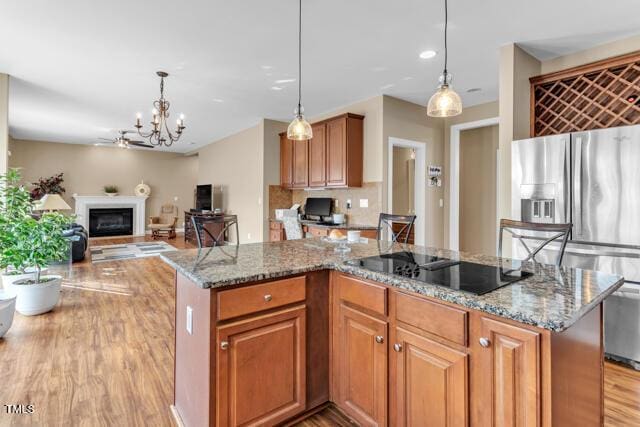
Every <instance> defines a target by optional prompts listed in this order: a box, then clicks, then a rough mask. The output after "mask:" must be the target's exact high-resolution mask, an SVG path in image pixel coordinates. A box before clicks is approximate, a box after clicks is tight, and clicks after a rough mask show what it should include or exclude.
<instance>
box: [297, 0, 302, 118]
mask: <svg viewBox="0 0 640 427" xmlns="http://www.w3.org/2000/svg"><path fill="white" fill-rule="evenodd" d="M298 5H299V7H298V115H300V114H302V112H301V111H300V109H301V107H302V0H298Z"/></svg>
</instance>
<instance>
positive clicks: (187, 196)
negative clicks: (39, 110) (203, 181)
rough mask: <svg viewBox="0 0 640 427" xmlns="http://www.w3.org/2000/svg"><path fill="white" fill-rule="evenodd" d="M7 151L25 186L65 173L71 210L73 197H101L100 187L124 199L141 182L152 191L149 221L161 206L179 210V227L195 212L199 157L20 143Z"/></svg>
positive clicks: (104, 148)
mask: <svg viewBox="0 0 640 427" xmlns="http://www.w3.org/2000/svg"><path fill="white" fill-rule="evenodd" d="M10 149H11V157H10V159H9V164H10V166H11V167H20V168H22V174H23V177H24V179H25V180H26V181H28V182H34V181H36V180H37V179H38V178H40V177H49V176H52V175H55V174H57V173H60V172H64V187H65V188H66V192H65V194H64V199H65V200H66V201H67V203H69V205H70V206H71V207H72V208H73V207H74V200H73V197H72V195H73V194H74V193H77V194H80V195H96V194H103V187H104V186H105V185H109V184H110V185H116V186H117V187H118V189H119V191H120V194H122V195H133V189H134V188H135V186H136V185H138V184H139V183H140V182H141V181H142V180H144V182H145V183H146V184H148V185H149V186H150V187H151V196H150V197H149V199H148V200H147V205H146V213H147V216H150V215H154V214H159V213H160V206H161V205H162V204H164V203H173V204H176V205H177V206H178V209H179V220H178V221H179V222H178V224H180V226H181V224H182V223H183V222H184V211H185V210H188V209H190V208H192V207H193V191H194V188H195V185H196V175H197V168H198V159H197V156H184V155H181V154H175V153H163V152H154V151H151V150H122V149H119V148H115V147H95V146H93V145H79V144H63V143H54V142H42V141H22V140H12V141H11V143H10ZM175 197H177V198H178V200H177V201H174V198H175Z"/></svg>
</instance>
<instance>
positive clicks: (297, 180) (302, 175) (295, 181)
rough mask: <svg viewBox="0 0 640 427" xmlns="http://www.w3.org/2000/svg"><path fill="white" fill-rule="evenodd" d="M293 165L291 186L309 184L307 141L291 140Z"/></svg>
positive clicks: (305, 185) (297, 186)
mask: <svg viewBox="0 0 640 427" xmlns="http://www.w3.org/2000/svg"><path fill="white" fill-rule="evenodd" d="M292 144H293V167H292V177H291V188H307V187H308V186H309V141H292Z"/></svg>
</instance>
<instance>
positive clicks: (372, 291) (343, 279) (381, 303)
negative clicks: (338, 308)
mask: <svg viewBox="0 0 640 427" xmlns="http://www.w3.org/2000/svg"><path fill="white" fill-rule="evenodd" d="M337 284H338V295H339V296H340V299H341V300H342V301H346V302H349V303H351V304H355V305H357V306H360V307H363V308H366V309H368V310H371V311H374V312H376V313H379V314H382V315H383V316H384V315H386V314H387V288H385V287H384V286H379V285H374V284H371V283H367V282H365V281H362V280H358V279H355V278H353V277H349V276H345V275H342V274H340V275H338V283H337Z"/></svg>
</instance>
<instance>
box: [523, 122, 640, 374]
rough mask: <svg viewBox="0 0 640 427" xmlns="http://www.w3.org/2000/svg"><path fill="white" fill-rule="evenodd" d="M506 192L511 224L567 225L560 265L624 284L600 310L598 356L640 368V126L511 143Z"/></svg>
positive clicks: (549, 253) (548, 254)
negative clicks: (621, 278) (601, 332)
mask: <svg viewBox="0 0 640 427" xmlns="http://www.w3.org/2000/svg"><path fill="white" fill-rule="evenodd" d="M511 191H512V199H511V200H512V216H513V219H518V220H522V221H532V222H550V223H565V222H571V223H572V224H573V229H572V233H571V236H570V241H569V244H568V245H567V248H566V251H565V256H564V259H563V265H567V266H572V267H581V268H585V269H590V270H599V271H605V272H611V273H617V274H621V275H623V276H624V278H625V280H626V281H627V283H625V285H624V286H623V287H622V288H620V290H619V291H618V292H616V293H615V294H614V295H612V296H610V297H609V298H608V299H607V300H606V302H605V351H606V352H607V354H609V355H610V356H612V357H614V358H617V359H621V360H625V361H628V362H631V363H632V364H634V366H636V367H640V126H625V127H618V128H611V129H602V130H594V131H589V132H577V133H571V134H563V135H554V136H549V137H540V138H532V139H526V140H520V141H514V142H513V145H512V187H511ZM556 247H557V246H556ZM513 250H514V255H515V256H516V257H518V256H522V255H524V252H523V249H522V248H521V246H520V245H518V243H517V242H514V244H513ZM553 250H554V247H553V246H552V247H551V249H550V250H548V251H544V252H543V253H542V258H541V260H544V257H548V258H547V259H548V260H551V259H553V258H550V257H551V256H553V254H552V252H553ZM634 362H635V363H634Z"/></svg>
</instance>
